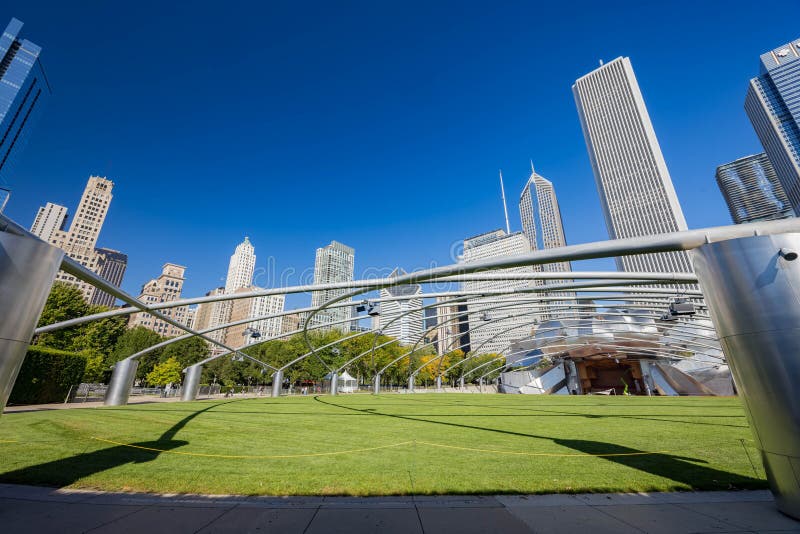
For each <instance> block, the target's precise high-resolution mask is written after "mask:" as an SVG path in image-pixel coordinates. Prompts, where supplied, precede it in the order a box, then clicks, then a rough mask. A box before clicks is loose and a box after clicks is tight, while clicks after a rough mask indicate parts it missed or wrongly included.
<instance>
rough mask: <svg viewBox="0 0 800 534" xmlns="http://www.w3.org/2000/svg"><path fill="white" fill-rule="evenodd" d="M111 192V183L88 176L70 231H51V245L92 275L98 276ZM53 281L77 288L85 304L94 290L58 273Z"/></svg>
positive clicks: (97, 177) (72, 277)
mask: <svg viewBox="0 0 800 534" xmlns="http://www.w3.org/2000/svg"><path fill="white" fill-rule="evenodd" d="M113 188H114V182H112V181H111V180H108V179H107V178H101V177H100V176H90V177H89V181H88V182H87V184H86V189H84V191H83V196H81V201H80V204H78V209H77V210H76V212H75V217H74V218H73V219H72V224H70V227H69V230H68V231H64V230H61V229H58V230H54V231H53V232H52V235H51V237H50V243H51V244H53V245H55V246H57V247H58V248H60V249H62V250H63V251H64V252H65V253H66V254H67V256H69V257H70V258H72V259H73V260H75V261H77V262H78V263H80V264H81V265H83V266H84V267H86V268H87V269H89V270H91V271H93V272H95V273H99V272H100V255H99V254H98V252H97V250H96V248H95V247H96V246H97V239H98V237H99V236H100V231H101V230H102V229H103V222H104V221H105V219H106V214H107V213H108V208H109V206H110V204H111V199H112V198H113V195H112V194H111V190H112V189H113ZM40 211H41V209H40ZM34 224H35V222H34ZM56 280H61V281H63V282H67V283H70V284H73V285H75V286H77V287H78V288H79V289H80V290H81V291H82V292H83V295H84V298H85V299H86V300H87V302H90V301H91V299H92V295H93V294H94V289H95V288H94V286H92V285H90V284H87V283H86V282H82V281H80V280H78V279H77V278H75V277H74V276H71V275H68V274H66V273H64V272H62V271H59V272H58V274H57V275H56Z"/></svg>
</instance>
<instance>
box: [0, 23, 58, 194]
mask: <svg viewBox="0 0 800 534" xmlns="http://www.w3.org/2000/svg"><path fill="white" fill-rule="evenodd" d="M20 30H22V22H20V21H19V20H17V19H11V22H10V23H9V24H8V26H7V27H6V29H5V31H4V32H3V34H2V35H0V185H3V184H11V183H12V182H13V176H11V169H12V164H13V161H14V158H15V156H16V154H17V153H18V152H19V150H20V148H21V146H22V145H23V144H24V141H25V138H26V136H27V134H28V131H29V130H30V127H31V126H30V125H31V123H33V121H34V119H35V118H36V115H37V114H38V111H39V110H40V109H41V108H42V104H43V103H44V100H45V99H46V98H47V97H48V96H49V95H50V92H51V91H50V86H49V85H48V83H47V78H46V77H45V74H44V69H42V64H41V62H40V61H39V54H40V53H41V51H42V49H41V47H39V46H37V45H35V44H33V43H32V42H30V41H28V40H27V39H21V40H20V38H19V33H20Z"/></svg>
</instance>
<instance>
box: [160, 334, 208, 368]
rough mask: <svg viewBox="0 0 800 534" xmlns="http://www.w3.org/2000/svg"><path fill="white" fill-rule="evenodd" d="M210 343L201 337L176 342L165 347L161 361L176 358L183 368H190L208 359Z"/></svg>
mask: <svg viewBox="0 0 800 534" xmlns="http://www.w3.org/2000/svg"><path fill="white" fill-rule="evenodd" d="M209 352H210V351H209V350H208V343H206V341H205V340H204V339H202V338H199V337H190V338H188V339H183V340H181V341H176V342H175V343H172V344H171V345H167V346H166V347H164V349H163V352H162V353H161V357H160V359H159V361H162V362H163V361H165V360H168V359H169V358H175V359H176V360H178V362H179V363H180V364H181V365H182V366H183V367H188V366H190V365H192V364H195V363H197V362H199V361H200V360H203V359H205V358H207V357H208V354H209Z"/></svg>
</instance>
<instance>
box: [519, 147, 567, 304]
mask: <svg viewBox="0 0 800 534" xmlns="http://www.w3.org/2000/svg"><path fill="white" fill-rule="evenodd" d="M519 216H520V220H521V221H522V232H523V233H524V234H525V237H527V238H528V242H529V243H530V246H531V250H544V249H553V248H560V247H565V246H567V238H566V235H565V234H564V224H563V222H562V220H561V209H560V208H559V206H558V198H556V192H555V189H554V188H553V184H552V183H551V182H550V181H549V180H547V179H546V178H545V177H544V176H542V175H540V174H538V173H537V172H536V170H535V169H534V167H533V160H531V175H530V177H529V178H528V181H527V183H526V184H525V187H523V188H522V193H521V194H520V196H519ZM534 270H535V271H539V272H556V273H559V272H568V271H572V266H571V265H570V262H568V261H560V262H556V263H548V264H545V265H536V266H534ZM542 283H543V282H541V283H540V284H539V285H541V284H542ZM553 283H557V282H555V281H554V282H553ZM557 315H558V313H556V312H550V313H546V314H544V316H543V318H550V317H554V316H557Z"/></svg>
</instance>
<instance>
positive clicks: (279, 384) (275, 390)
mask: <svg viewBox="0 0 800 534" xmlns="http://www.w3.org/2000/svg"><path fill="white" fill-rule="evenodd" d="M282 389H283V371H280V370H278V371H275V373H274V374H273V375H272V396H273V397H280V396H281V390H282Z"/></svg>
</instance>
